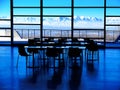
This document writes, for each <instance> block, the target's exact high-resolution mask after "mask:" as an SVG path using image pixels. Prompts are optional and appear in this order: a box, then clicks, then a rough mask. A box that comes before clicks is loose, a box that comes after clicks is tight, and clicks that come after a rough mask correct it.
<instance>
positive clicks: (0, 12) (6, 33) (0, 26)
mask: <svg viewBox="0 0 120 90" xmlns="http://www.w3.org/2000/svg"><path fill="white" fill-rule="evenodd" d="M10 27H11V22H10V0H2V1H0V41H2V42H5V43H6V42H7V43H10V40H11V30H10ZM7 43H6V44H7Z"/></svg>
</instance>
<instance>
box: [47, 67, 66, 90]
mask: <svg viewBox="0 0 120 90" xmlns="http://www.w3.org/2000/svg"><path fill="white" fill-rule="evenodd" d="M63 72H64V70H63V69H56V70H54V74H53V76H52V79H51V80H48V82H47V87H48V89H51V90H55V89H57V86H58V85H60V84H61V83H62V75H63Z"/></svg>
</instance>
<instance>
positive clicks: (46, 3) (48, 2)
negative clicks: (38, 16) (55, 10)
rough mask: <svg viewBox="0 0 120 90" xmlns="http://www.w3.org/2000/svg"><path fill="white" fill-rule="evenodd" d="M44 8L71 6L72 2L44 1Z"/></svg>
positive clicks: (61, 0) (59, 0) (63, 0)
mask: <svg viewBox="0 0 120 90" xmlns="http://www.w3.org/2000/svg"><path fill="white" fill-rule="evenodd" d="M43 6H71V0H43Z"/></svg>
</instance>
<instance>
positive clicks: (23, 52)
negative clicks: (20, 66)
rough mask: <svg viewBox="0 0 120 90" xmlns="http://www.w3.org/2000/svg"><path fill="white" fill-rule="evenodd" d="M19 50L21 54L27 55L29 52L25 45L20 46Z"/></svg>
mask: <svg viewBox="0 0 120 90" xmlns="http://www.w3.org/2000/svg"><path fill="white" fill-rule="evenodd" d="M18 52H19V54H20V55H21V56H27V55H28V54H27V52H26V51H25V48H24V46H23V45H20V46H18Z"/></svg>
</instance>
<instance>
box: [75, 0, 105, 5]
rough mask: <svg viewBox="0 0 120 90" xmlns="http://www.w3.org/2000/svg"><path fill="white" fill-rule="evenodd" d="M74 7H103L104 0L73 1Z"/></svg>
mask: <svg viewBox="0 0 120 90" xmlns="http://www.w3.org/2000/svg"><path fill="white" fill-rule="evenodd" d="M74 6H104V0H74Z"/></svg>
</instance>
